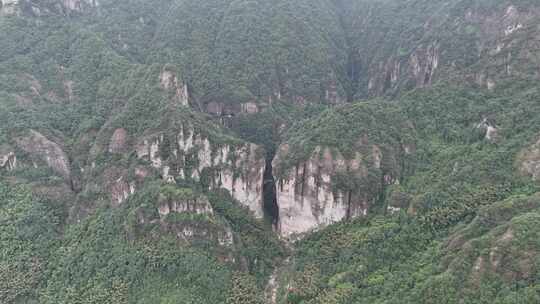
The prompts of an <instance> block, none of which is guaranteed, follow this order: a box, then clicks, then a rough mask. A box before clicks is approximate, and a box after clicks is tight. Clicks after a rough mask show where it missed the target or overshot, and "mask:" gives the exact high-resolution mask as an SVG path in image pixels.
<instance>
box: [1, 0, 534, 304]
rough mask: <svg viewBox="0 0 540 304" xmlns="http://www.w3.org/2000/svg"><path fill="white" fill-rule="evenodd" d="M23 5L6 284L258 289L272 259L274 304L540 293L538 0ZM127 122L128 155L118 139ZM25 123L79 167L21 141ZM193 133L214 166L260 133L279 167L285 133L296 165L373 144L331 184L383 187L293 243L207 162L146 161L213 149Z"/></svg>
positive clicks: (491, 298)
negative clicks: (188, 207) (524, 158)
mask: <svg viewBox="0 0 540 304" xmlns="http://www.w3.org/2000/svg"><path fill="white" fill-rule="evenodd" d="M20 2H21V5H22V6H21V11H20V13H19V14H15V15H9V16H8V15H3V13H1V14H0V28H1V29H2V30H1V31H0V45H1V46H2V50H1V52H0V157H2V158H0V161H2V162H4V158H3V157H4V156H8V154H7V153H9V152H13V153H14V154H15V155H16V157H17V166H16V168H13V170H11V169H12V168H11V167H9V166H8V165H9V163H8V162H7V160H8V159H6V164H8V165H5V166H4V164H3V163H1V164H2V165H3V166H4V167H1V168H0V302H1V303H6V304H19V303H29V304H31V303H44V304H53V303H54V304H56V303H65V304H68V303H70V304H71V303H77V304H91V303H96V304H97V303H110V304H113V303H114V304H124V303H141V304H143V303H191V304H195V303H201V304H203V303H204V304H210V303H231V304H232V303H235V304H236V303H239V304H241V303H246V304H260V303H265V302H266V300H267V299H265V297H264V291H265V289H266V287H267V283H268V280H269V277H270V276H271V274H272V273H273V271H274V270H275V268H276V267H277V266H280V268H279V270H282V271H278V278H277V281H278V282H279V286H278V303H281V304H315V303H319V304H338V303H342V304H345V303H355V304H361V303H381V304H382V303H385V304H386V303H387V304H390V303H395V304H397V303H400V304H401V303H437V304H438V303H449V304H453V303H463V304H473V303H474V304H476V303H494V304H507V303H524V304H525V303H527V304H528V303H539V302H540V243H539V240H540V207H539V206H540V197H539V194H538V193H539V192H540V184H538V182H536V181H533V180H532V179H530V177H525V176H522V175H521V174H520V172H519V170H518V168H517V167H518V166H519V162H520V159H518V155H519V152H520V151H521V150H522V149H523V148H524V147H527V146H529V145H530V144H532V143H533V142H534V141H537V140H538V136H539V134H540V119H539V118H540V102H539V100H540V87H539V86H538V66H539V63H540V55H539V53H538V50H539V48H538V47H537V45H538V41H539V40H538V37H539V35H538V29H539V27H538V24H540V19H539V18H540V15H539V14H538V12H539V11H540V10H539V9H538V3H537V1H533V0H519V1H508V0H496V1H495V0H482V1H471V0H451V1H448V0H429V1H428V0H400V1H398V0H377V1H375V0H294V1H292V0H271V1H269V0H235V1H232V0H226V1H224V0H201V1H193V0H160V1H157V0H122V1H116V0H101V1H99V7H98V8H91V7H87V6H84V5H83V9H82V11H69V10H68V9H66V8H65V7H63V6H62V4H61V3H60V2H62V1H57V0H48V1H23V0H21V1H20ZM510 5H513V6H514V8H511V7H510ZM32 7H34V9H32ZM36 8H39V10H36ZM0 10H2V8H0ZM514 14H516V15H515V16H514ZM512 30H513V32H512ZM505 31H506V32H507V33H505ZM163 71H168V72H170V73H171V75H172V76H173V77H172V78H171V79H160V75H161V74H162V72H163ZM168 80H170V82H171V84H172V85H170V86H169V87H168V88H165V85H164V84H163V81H165V82H167V81H168ZM183 85H186V86H187V91H188V95H189V96H187V97H188V99H189V105H188V106H185V105H180V104H179V102H178V94H180V93H183ZM180 86H182V87H181V88H180ZM488 88H489V89H488ZM180 91H182V92H180ZM248 102H249V103H250V104H249V105H256V106H257V109H256V110H257V113H249V112H252V111H253V109H251V111H249V110H245V107H246V103H248ZM341 102H343V104H341ZM335 103H336V104H335ZM214 106H215V107H216V108H218V110H216V111H213V110H211V109H210V108H211V107H214ZM220 111H222V112H223V113H220ZM205 112H211V113H213V112H215V113H213V114H214V116H211V115H208V114H206V113H205ZM244 112H248V113H244ZM484 121H485V122H489V124H490V126H491V127H493V128H496V132H495V133H492V134H491V135H492V136H491V137H490V138H488V136H487V133H486V130H485V128H483V127H482V122H484ZM118 128H123V129H124V130H125V131H126V135H127V136H126V137H127V138H125V143H124V144H125V145H126V146H129V149H128V148H126V149H125V150H126V151H125V153H113V152H110V151H109V149H108V147H109V144H110V142H111V136H112V134H113V133H114V131H115V130H117V129H118ZM30 129H33V130H37V131H39V132H40V133H42V134H44V136H45V137H47V138H48V139H50V140H51V141H53V142H55V143H56V144H58V147H60V148H61V149H62V150H63V151H64V152H65V153H66V155H67V156H68V158H69V162H70V168H69V169H70V172H71V180H69V181H67V182H66V180H64V178H61V177H59V176H58V175H57V174H56V173H54V172H55V171H54V170H53V169H51V168H49V167H46V166H45V165H44V164H43V160H38V157H35V155H30V154H31V153H26V152H24V151H21V147H20V145H18V143H17V141H18V139H20V138H21V137H23V136H25V135H26V134H28V131H29V130H30ZM186 129H193V130H194V131H195V133H196V134H199V135H200V137H201V138H203V139H208V140H209V141H210V142H211V149H212V151H211V153H210V154H211V155H210V162H213V161H214V160H215V159H216V157H217V156H218V155H217V153H219V152H221V150H220V148H222V147H223V146H224V145H231V146H240V145H243V144H245V143H246V142H250V143H255V144H257V145H259V146H261V147H264V151H265V152H266V155H265V156H264V155H250V157H252V158H256V159H257V160H260V159H261V158H266V161H267V165H268V164H269V163H270V161H271V160H272V158H273V157H274V156H275V154H276V152H279V151H278V147H279V146H280V145H282V144H284V143H287V144H288V145H289V151H288V153H287V155H286V156H285V158H284V159H282V163H281V164H280V166H281V167H280V168H274V169H280V170H281V172H284V171H285V170H287V169H290V168H292V167H294V166H295V165H297V164H298V163H299V162H302V161H305V160H307V159H308V158H310V157H311V156H312V155H313V153H314V151H316V149H317V147H322V148H323V149H324V148H329V149H330V151H331V153H332V154H333V157H334V158H335V159H337V158H338V156H343V158H345V159H347V160H351V159H353V158H355V157H356V156H357V155H358V154H359V155H361V157H360V158H362V162H363V164H365V165H366V168H365V169H366V170H365V171H366V172H365V174H364V175H362V177H359V176H356V175H354V174H352V173H351V172H338V173H336V174H335V175H334V176H332V180H333V182H334V185H333V186H334V189H333V190H342V191H347V192H348V193H349V194H354V195H357V194H358V195H360V194H369V195H370V196H369V197H368V198H369V199H370V202H371V201H373V202H374V203H376V206H372V207H375V208H371V209H370V214H369V215H368V216H367V217H366V218H362V219H355V220H351V221H347V222H343V223H339V224H335V225H332V226H329V227H327V228H325V229H322V230H321V231H318V232H315V233H313V234H311V235H308V236H306V237H305V238H304V239H302V240H301V241H299V242H297V243H288V244H284V243H283V242H282V241H280V240H279V239H278V237H277V236H276V234H275V233H274V232H273V230H272V227H271V224H270V223H268V222H267V221H263V220H256V219H254V218H252V216H251V214H250V212H249V211H248V210H246V209H245V208H242V207H240V206H241V205H240V203H239V202H237V201H235V200H234V199H233V198H232V196H231V194H230V193H227V192H226V191H224V190H222V189H215V188H214V189H210V186H212V185H213V183H214V177H215V176H216V175H217V174H218V173H219V172H217V169H216V168H213V167H208V168H205V169H204V170H201V171H202V172H199V174H200V177H199V180H197V178H195V177H192V176H186V177H185V178H180V177H179V176H174V178H175V182H176V183H174V182H172V183H170V184H165V182H163V181H162V177H163V175H165V174H166V173H164V171H163V169H164V168H163V167H159V166H156V165H154V166H153V164H151V162H150V161H147V160H142V159H140V158H138V156H137V152H138V151H137V144H139V143H140V142H141V141H144V139H147V138H153V139H156V138H158V137H161V136H163V140H162V141H161V142H160V145H161V147H160V149H159V151H158V153H159V156H160V158H161V159H162V161H163V162H164V163H166V165H170V168H168V169H170V170H171V172H173V171H175V170H177V169H180V168H178V167H180V166H181V164H180V162H181V161H183V163H182V165H184V168H182V169H186V170H185V171H186V172H188V171H190V170H188V169H193V168H198V167H199V165H200V164H201V163H200V161H201V160H200V159H199V153H200V152H201V151H199V150H197V149H193V150H192V151H191V152H190V153H188V154H187V155H183V153H181V152H180V151H178V149H177V147H176V143H177V141H178V140H177V136H178V135H179V132H180V130H186ZM119 141H122V140H119ZM374 146H376V148H377V149H380V150H381V152H382V155H383V156H384V157H383V159H382V163H381V166H380V168H377V167H379V166H374V164H375V160H374V157H373V155H374V152H373V150H372V148H373V147H374ZM406 150H407V151H406ZM260 151H261V152H260V154H263V152H262V150H260ZM38 152H39V153H45V154H48V153H47V152H46V151H38ZM322 153H324V150H321V154H322ZM177 154H178V155H177ZM230 154H231V155H232V154H234V152H230ZM10 155H11V154H10ZM173 155H174V157H173ZM231 155H227V157H229V156H231ZM234 157H235V156H234V155H233V156H231V158H230V159H229V160H230V163H229V164H226V165H223V166H229V165H230V166H231V167H232V168H227V169H231V170H233V171H234V172H233V175H235V176H237V175H239V174H240V172H237V171H239V168H237V167H236V166H237V165H236V159H235V158H234ZM172 159H174V161H177V162H173V160H172ZM206 161H208V159H207V160H206ZM52 163H53V165H54V161H53V162H52ZM220 166H222V164H220ZM156 167H159V168H156ZM247 169H248V170H249V169H251V168H247ZM269 169H272V168H270V167H269ZM270 171H271V170H267V173H268V172H270ZM177 172H179V171H175V174H176V173H177ZM242 173H243V172H242ZM387 174H389V175H391V176H392V177H394V178H395V180H393V181H392V184H391V185H390V183H389V182H387V181H385V180H384V178H385V176H386V175H387ZM178 175H180V174H179V173H178ZM248 177H250V176H248ZM279 177H281V176H275V177H274V178H279ZM249 182H252V181H251V180H249ZM265 182H269V180H268V176H267V175H265ZM271 186H273V185H271ZM132 187H133V188H132ZM132 191H133V192H134V193H131V192H132ZM112 193H114V194H116V195H117V196H118V195H119V196H120V197H121V199H120V201H121V202H119V201H118V200H116V201H114V202H113V201H112V200H111V197H112V196H113V194H112ZM268 193H271V192H268ZM268 193H265V194H266V195H268ZM272 194H273V193H271V195H272ZM354 195H349V196H352V197H354ZM124 198H125V199H124ZM206 199H207V200H208V202H209V205H210V206H211V208H212V212H206V213H202V214H198V213H197V212H194V211H186V212H174V211H172V212H169V213H168V214H166V215H164V214H163V213H162V214H160V210H159V208H160V207H163V205H165V204H171V205H172V204H173V203H185V204H194V205H196V204H197V203H201V204H206V203H207V202H206ZM198 200H202V201H198ZM278 203H279V202H278ZM205 207H208V206H206V205H205ZM388 207H391V208H388ZM285 245H287V246H285Z"/></svg>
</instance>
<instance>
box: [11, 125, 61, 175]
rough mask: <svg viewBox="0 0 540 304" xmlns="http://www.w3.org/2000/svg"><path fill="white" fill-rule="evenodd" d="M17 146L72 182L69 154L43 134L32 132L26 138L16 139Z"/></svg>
mask: <svg viewBox="0 0 540 304" xmlns="http://www.w3.org/2000/svg"><path fill="white" fill-rule="evenodd" d="M15 141H16V143H17V146H18V147H19V148H20V149H22V150H23V151H25V152H26V153H28V154H29V155H30V156H31V157H32V158H34V160H40V161H43V162H45V163H46V164H47V166H49V167H50V168H51V169H52V170H53V171H54V172H55V173H57V174H58V175H60V176H62V177H63V178H64V179H65V180H66V181H70V177H71V167H70V162H69V158H68V156H67V154H66V153H65V152H64V151H63V150H62V148H61V146H60V145H59V144H57V143H55V142H53V141H51V140H49V139H47V138H46V137H45V136H44V135H43V134H41V133H39V132H37V131H35V130H30V131H29V134H28V135H27V136H24V137H19V138H16V139H15Z"/></svg>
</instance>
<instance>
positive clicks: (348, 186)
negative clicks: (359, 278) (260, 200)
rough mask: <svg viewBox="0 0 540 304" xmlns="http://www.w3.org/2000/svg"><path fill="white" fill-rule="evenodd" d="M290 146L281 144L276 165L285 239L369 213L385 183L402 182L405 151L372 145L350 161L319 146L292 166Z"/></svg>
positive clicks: (279, 227)
mask: <svg viewBox="0 0 540 304" xmlns="http://www.w3.org/2000/svg"><path fill="white" fill-rule="evenodd" d="M289 150H290V147H289V146H288V145H287V144H285V145H282V146H281V147H280V149H279V151H278V154H277V155H276V157H275V158H274V161H273V164H272V165H273V168H274V175H275V176H276V178H277V179H278V180H277V182H276V188H277V204H278V206H279V224H278V229H279V231H280V233H281V235H282V236H285V237H291V236H294V235H295V234H302V233H305V232H309V231H311V230H314V229H317V228H320V227H324V226H327V225H329V224H332V223H335V222H338V221H341V220H344V219H348V218H354V217H359V216H365V215H367V214H368V212H369V210H370V207H371V206H372V205H373V203H374V202H375V201H376V200H377V198H378V196H379V195H380V193H382V190H383V188H384V186H386V185H390V184H394V183H399V180H398V176H399V175H398V174H399V169H397V168H398V167H399V166H398V164H397V157H398V155H399V153H405V152H404V151H393V150H390V149H388V150H387V151H385V152H384V153H383V151H382V149H381V148H380V147H379V146H377V145H368V146H364V148H363V149H362V152H360V151H359V152H356V153H355V154H354V156H353V157H352V158H349V159H347V158H345V157H343V155H342V154H341V153H339V152H338V151H333V150H331V149H330V148H328V147H320V146H319V147H317V148H316V149H315V150H314V151H313V152H312V153H311V156H310V157H309V159H307V160H305V161H301V162H298V163H296V164H294V165H293V166H292V167H289V166H288V165H287V158H288V154H289V153H290V151H289ZM383 163H384V165H383Z"/></svg>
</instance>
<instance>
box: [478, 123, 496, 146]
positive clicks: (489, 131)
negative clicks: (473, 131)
mask: <svg viewBox="0 0 540 304" xmlns="http://www.w3.org/2000/svg"><path fill="white" fill-rule="evenodd" d="M476 128H477V129H480V130H483V131H484V132H485V140H487V141H489V142H495V141H496V140H497V137H498V134H499V129H498V128H497V126H495V125H494V124H493V123H492V122H490V121H489V120H488V119H487V118H484V119H483V120H482V122H481V123H479V124H478V125H477V126H476Z"/></svg>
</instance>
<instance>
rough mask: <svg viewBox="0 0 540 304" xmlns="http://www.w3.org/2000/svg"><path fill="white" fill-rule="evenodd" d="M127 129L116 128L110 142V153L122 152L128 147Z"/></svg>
mask: <svg viewBox="0 0 540 304" xmlns="http://www.w3.org/2000/svg"><path fill="white" fill-rule="evenodd" d="M127 137H128V135H127V131H126V129H124V128H119V129H116V130H115V131H114V133H113V136H112V137H111V142H110V143H109V153H122V152H124V150H125V149H126V142H127Z"/></svg>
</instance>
